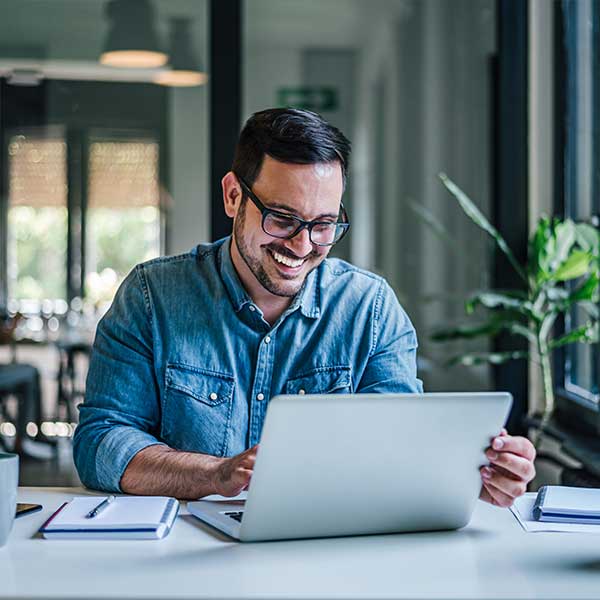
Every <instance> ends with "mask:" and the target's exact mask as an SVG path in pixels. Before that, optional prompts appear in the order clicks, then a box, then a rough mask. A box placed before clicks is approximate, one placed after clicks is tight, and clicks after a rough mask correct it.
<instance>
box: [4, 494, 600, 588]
mask: <svg viewBox="0 0 600 600" xmlns="http://www.w3.org/2000/svg"><path fill="white" fill-rule="evenodd" d="M90 493H91V492H89V491H87V490H82V489H79V488H20V490H19V501H20V502H36V503H40V504H43V506H44V510H43V511H42V512H39V513H35V514H32V515H28V516H24V517H21V518H20V519H17V520H16V521H15V524H14V528H13V530H12V533H11V535H10V538H9V541H8V544H7V545H6V546H5V547H4V548H0V598H6V597H11V598H12V597H17V598H74V597H76V598H81V597H85V598H257V597H260V598H284V597H286V598H326V597H336V598H340V597H342V598H391V597H394V598H540V597H541V598H592V597H593V598H598V596H599V594H600V537H598V536H597V535H594V534H588V535H583V534H558V533H525V532H524V531H523V530H522V529H521V527H520V526H519V524H518V523H517V521H516V519H515V518H514V517H513V515H512V514H511V513H510V512H509V511H508V510H507V509H499V508H494V507H491V506H489V505H487V504H484V503H483V502H478V503H477V508H476V510H475V514H474V516H473V519H472V520H471V523H470V524H469V525H468V526H467V527H466V528H464V529H462V530H460V531H454V532H435V533H419V534H399V535H382V536H363V537H348V538H331V539H322V540H301V541H290V542H263V543H254V544H240V543H236V542H232V541H231V540H230V539H229V538H226V537H225V536H221V535H220V534H218V533H217V532H215V531H214V530H212V529H211V528H210V527H208V526H205V525H203V524H202V523H201V522H200V521H198V520H196V519H195V518H194V517H192V516H191V515H189V514H188V513H187V510H186V508H185V504H183V505H182V510H181V512H180V516H179V517H178V519H177V522H176V524H175V526H174V528H173V530H172V532H171V534H170V535H169V536H168V537H167V538H165V539H164V540H158V541H155V540H136V541H116V540H115V541H95V542H94V541H89V540H73V541H70V540H69V541H64V540H44V539H42V538H41V537H39V536H38V535H37V534H36V532H37V529H38V528H39V527H40V525H41V524H42V523H43V522H44V521H45V520H46V519H47V518H48V517H49V516H50V514H51V513H52V512H53V511H54V510H55V509H56V508H57V507H58V506H60V504H61V503H62V502H63V501H65V500H67V499H69V498H71V497H72V496H74V495H84V494H90Z"/></svg>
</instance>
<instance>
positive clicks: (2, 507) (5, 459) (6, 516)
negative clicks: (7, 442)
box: [0, 452, 19, 547]
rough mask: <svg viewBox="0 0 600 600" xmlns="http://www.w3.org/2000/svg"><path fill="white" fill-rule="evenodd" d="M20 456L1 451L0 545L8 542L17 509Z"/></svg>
mask: <svg viewBox="0 0 600 600" xmlns="http://www.w3.org/2000/svg"><path fill="white" fill-rule="evenodd" d="M18 485H19V456H18V455H17V454H5V453H1V452H0V547H2V546H4V544H6V541H7V540H8V535H9V534H10V530H11V529H12V525H13V521H14V520H15V513H16V511H17V487H18Z"/></svg>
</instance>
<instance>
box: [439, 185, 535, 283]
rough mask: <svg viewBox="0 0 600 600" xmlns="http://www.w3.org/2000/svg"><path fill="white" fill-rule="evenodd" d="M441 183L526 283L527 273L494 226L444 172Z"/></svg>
mask: <svg viewBox="0 0 600 600" xmlns="http://www.w3.org/2000/svg"><path fill="white" fill-rule="evenodd" d="M439 177H440V179H441V180H442V183H443V184H444V185H445V186H446V189H447V190H448V191H449V192H450V193H451V194H452V195H453V196H454V197H455V198H456V200H457V201H458V203H459V204H460V207H461V208H462V209H463V211H464V212H465V214H466V215H467V216H468V217H469V218H470V219H471V220H472V221H473V222H474V223H475V224H476V225H477V226H478V227H480V228H481V229H483V230H484V231H485V232H486V233H488V234H489V235H490V236H491V237H492V238H494V240H495V242H496V244H497V245H498V248H500V250H502V252H504V254H505V255H506V257H507V258H508V260H509V262H510V264H511V265H512V266H513V268H514V269H515V271H516V272H517V273H518V274H519V277H521V279H523V281H524V282H525V283H527V274H526V273H525V271H524V270H523V268H522V267H521V266H520V265H519V263H518V262H517V259H516V258H515V256H514V254H513V253H512V250H511V249H510V248H509V247H508V244H507V243H506V241H505V240H504V238H503V237H502V236H501V235H500V233H498V231H497V230H496V228H495V227H494V226H493V225H492V224H491V223H490V222H489V221H488V220H487V219H486V218H485V216H484V215H483V213H482V212H481V211H480V210H479V209H478V208H477V206H475V204H473V202H472V201H471V200H470V199H469V197H468V196H467V195H466V194H465V193H464V192H463V191H462V190H461V189H460V188H459V187H458V186H457V185H456V184H455V183H454V182H453V181H452V180H451V179H450V178H449V177H448V176H447V175H446V174H445V173H440V174H439Z"/></svg>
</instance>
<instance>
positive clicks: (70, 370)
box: [0, 0, 600, 485]
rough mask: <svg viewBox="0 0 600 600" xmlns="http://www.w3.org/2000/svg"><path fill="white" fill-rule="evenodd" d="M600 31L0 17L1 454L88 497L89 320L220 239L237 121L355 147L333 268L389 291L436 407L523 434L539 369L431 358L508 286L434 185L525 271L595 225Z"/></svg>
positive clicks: (313, 1) (114, 13) (419, 23)
mask: <svg viewBox="0 0 600 600" xmlns="http://www.w3.org/2000/svg"><path fill="white" fill-rule="evenodd" d="M598 17H600V12H599V9H598V2H597V1H595V0H577V2H576V3H575V2H574V1H571V2H570V1H568V0H567V1H559V0H528V1H524V0H452V1H447V0H370V1H369V2H364V1H362V0H111V1H107V0H0V142H1V147H0V238H1V243H0V315H1V318H2V334H1V336H2V337H1V338H0V342H1V343H0V444H1V445H3V446H4V447H5V448H7V449H15V450H17V451H19V452H20V453H21V454H22V456H23V458H24V460H23V461H22V473H21V484H22V485H63V484H65V485H71V484H77V483H78V479H77V476H76V474H75V473H74V471H73V468H72V463H71V458H70V452H71V450H70V438H71V436H72V434H73V431H74V428H75V427H76V424H77V408H76V407H77V404H78V403H79V402H81V401H82V399H83V397H84V393H85V375H86V371H87V361H88V357H89V351H90V347H91V344H92V342H93V337H94V331H95V327H96V324H97V322H98V320H99V319H100V318H101V316H102V315H103V314H104V312H105V311H106V309H107V307H108V306H109V305H110V302H111V300H112V298H113V296H114V293H115V291H116V289H117V288H118V286H119V284H120V282H121V281H122V280H123V278H124V277H125V276H126V274H127V273H128V272H129V270H130V269H131V268H132V267H133V266H134V265H135V264H137V263H139V262H142V261H145V260H148V259H151V258H154V257H156V256H160V255H165V254H177V253H181V252H186V251H188V250H190V249H191V248H192V247H193V246H194V245H196V244H198V243H201V242H207V241H211V240H215V239H219V238H220V237H223V236H224V235H227V234H228V233H229V231H230V229H231V224H230V222H229V221H228V219H227V218H226V217H225V214H224V212H223V209H222V199H221V190H220V178H221V177H222V175H223V174H224V173H225V172H226V171H227V170H228V169H229V166H230V164H231V160H232V157H233V149H234V145H235V141H236V138H237V134H238V133H239V130H240V128H241V126H242V124H243V122H244V121H245V119H246V118H248V116H250V115H251V114H252V113H253V112H255V111H257V110H261V109H264V108H267V107H273V106H296V107H302V108H308V109H311V110H314V111H316V112H319V113H320V114H322V115H323V116H324V117H325V118H326V119H327V120H329V121H330V122H331V123H332V124H334V125H336V126H337V127H339V128H340V129H342V131H343V132H344V133H345V134H346V135H347V136H348V137H349V138H350V139H351V140H352V142H353V157H352V164H351V169H350V178H349V185H348V189H347V191H346V195H345V198H344V202H345V205H346V207H347V208H348V211H349V215H350V219H351V222H352V228H351V230H350V233H349V235H348V236H346V238H345V239H344V241H343V243H342V244H340V245H339V246H338V247H336V248H335V250H334V254H335V255H337V256H340V257H341V258H344V259H346V260H349V261H351V262H353V263H355V264H357V265H359V266H361V267H364V268H367V269H370V270H373V271H376V272H378V273H380V274H382V275H384V276H385V277H386V278H387V279H388V281H389V282H390V284H391V285H392V287H393V288H394V290H395V291H396V293H397V295H398V297H399V299H400V301H401V303H402V304H403V306H404V308H405V309H406V310H407V312H408V313H409V315H410V317H411V319H412V320H413V323H414V325H415V327H416V329H417V332H418V335H419V342H420V353H419V376H420V377H421V378H422V379H423V380H424V383H425V388H426V390H428V391H449V390H461V391H468V390H489V389H507V390H509V391H511V392H512V393H513V395H514V397H515V406H514V410H513V414H512V415H511V421H510V427H511V430H512V431H514V432H516V433H523V432H526V431H527V420H526V418H527V415H528V414H529V413H531V412H534V411H535V406H536V398H537V397H538V396H539V381H538V378H537V375H536V373H535V372H534V371H533V370H532V371H531V372H530V370H529V368H528V366H527V364H526V363H525V361H517V362H511V363H505V364H502V365H497V366H495V367H494V368H490V367H489V366H487V365H485V364H481V365H470V366H452V367H450V366H448V363H447V361H448V358H449V357H451V356H453V355H455V354H457V353H459V352H464V351H465V350H469V351H487V350H502V349H507V348H509V347H510V348H512V347H514V340H511V339H507V338H505V337H502V336H501V337H500V338H498V339H496V340H494V341H493V342H492V341H490V340H486V339H483V340H472V341H470V340H467V341H461V342H458V341H457V342H452V343H450V344H437V343H434V342H433V341H432V340H431V335H432V333H433V332H434V331H436V329H437V328H439V327H443V326H447V325H448V324H450V323H456V322H459V321H460V320H461V319H462V318H463V317H464V300H465V297H466V296H467V295H468V294H469V293H470V292H474V291H476V290H480V289H485V288H509V287H511V286H514V285H515V281H514V275H512V273H511V271H510V269H509V268H508V266H507V264H506V263H505V261H503V260H502V259H501V258H500V257H498V256H497V255H496V254H495V253H494V246H493V244H492V243H490V239H489V237H488V236H486V235H485V234H484V233H482V231H481V230H480V229H479V228H478V227H476V226H475V225H474V224H473V223H472V222H471V221H470V220H469V219H468V218H466V217H465V215H464V213H463V212H462V211H461V210H460V208H459V207H458V205H457V203H456V201H455V200H454V199H453V198H452V197H451V196H450V195H449V194H448V192H447V191H446V190H445V188H444V186H443V185H442V183H441V181H440V179H439V177H438V175H439V173H440V172H445V173H447V174H448V176H449V177H450V178H451V179H452V180H454V181H455V182H456V183H457V184H458V185H459V186H460V187H461V188H462V189H463V190H464V191H465V192H467V193H468V195H469V196H470V198H471V199H472V200H473V202H474V203H475V204H476V206H477V207H478V208H479V209H480V210H481V211H482V213H483V214H485V215H486V216H487V217H488V219H490V221H491V222H492V223H493V224H494V226H495V227H496V228H497V229H498V230H499V231H500V232H501V234H502V235H503V236H504V237H505V238H506V239H507V241H508V242H509V244H510V245H511V246H512V247H513V250H514V252H515V254H516V255H517V257H518V258H520V259H522V258H524V257H525V256H526V253H527V237H528V235H529V232H530V230H531V229H532V227H534V225H535V222H536V220H537V218H538V217H539V215H540V214H542V213H547V214H552V213H557V214H568V215H570V216H573V217H574V218H578V219H583V220H593V217H594V215H595V214H596V213H597V212H598V210H597V203H598V200H597V194H595V191H596V187H595V186H596V185H598V172H599V170H598V165H597V163H598V154H597V150H596V148H597V147H598V144H597V141H598V135H599V133H598V126H597V125H598V117H597V115H596V113H597V112H598V111H597V109H596V104H595V103H594V98H595V94H597V87H598V81H599V79H600V78H599V76H598V75H599V71H598V69H599V66H598V65H599V61H598V60H597V57H598V48H599V47H600V45H599V44H598V27H597V21H598ZM586 86H587V87H586ZM590 132H591V133H590ZM582 156H584V157H585V159H586V161H587V162H581V157H582ZM575 157H577V159H578V160H577V161H576V160H575ZM574 164H576V165H578V167H577V168H575V167H574V166H573V165H574ZM590 181H593V182H594V183H593V185H592V187H591V188H590V184H589V182H590ZM567 183H568V185H567ZM567 192H568V193H567ZM567 196H568V198H567ZM590 222H591V221H590ZM578 352H580V354H578V355H577V356H578V360H579V364H580V365H583V366H584V367H582V368H581V369H580V370H579V371H578V373H579V377H580V380H579V381H576V382H574V383H577V384H578V386H579V389H580V392H581V393H580V396H581V397H585V398H587V401H588V403H587V404H585V403H584V404H585V406H586V410H587V412H585V414H584V415H583V416H577V417H572V416H570V417H569V422H570V423H572V422H573V421H574V420H575V421H576V420H577V419H579V420H580V421H581V423H582V424H583V425H582V429H585V427H587V432H588V435H591V437H592V438H593V437H594V436H595V432H596V431H597V426H596V422H597V419H596V412H597V400H596V395H597V376H596V375H597V371H598V369H597V353H596V349H595V347H593V348H588V349H586V350H585V351H584V350H581V349H580V350H579V351H578ZM560 360H562V361H563V363H564V364H570V363H569V361H570V360H572V356H570V355H568V354H564V355H562V358H560ZM3 373H4V375H3ZM560 373H562V375H560V376H559V377H558V379H557V386H558V387H560V388H561V389H566V387H568V386H565V381H566V379H565V378H568V377H569V376H570V375H569V373H570V372H569V371H568V370H564V369H563V371H560ZM561 377H562V379H561ZM586 394H587V395H586ZM575 395H576V394H575ZM575 400H576V399H575ZM575 400H574V399H573V398H572V397H571V398H569V399H568V401H571V402H572V406H575V410H576V411H577V410H579V409H580V407H581V406H583V404H582V403H581V402H580V403H579V404H578V403H577V402H576V401H575ZM569 406H571V405H569ZM567 412H568V410H567ZM569 414H570V413H569ZM578 414H579V413H578ZM590 427H591V428H592V433H591V434H590V432H589V428H590ZM561 439H562V438H561ZM559 446H560V443H559ZM589 447H590V446H589V444H588V446H587V448H588V449H589ZM559 449H560V448H559ZM560 460H562V462H560V461H559V460H558V459H557V458H556V457H555V456H551V457H549V458H548V463H549V464H551V465H555V466H557V469H558V470H560V471H562V470H563V469H564V468H582V467H581V465H582V463H581V462H577V461H572V460H571V459H570V458H569V457H567V458H564V459H563V458H561V459H560ZM594 460H595V459H594ZM588 471H589V469H588ZM592 471H593V469H592ZM548 476H549V475H548Z"/></svg>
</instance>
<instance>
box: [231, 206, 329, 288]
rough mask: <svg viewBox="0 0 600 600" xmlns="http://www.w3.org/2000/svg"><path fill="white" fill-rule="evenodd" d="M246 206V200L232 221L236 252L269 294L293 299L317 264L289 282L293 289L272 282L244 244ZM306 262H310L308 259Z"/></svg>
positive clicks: (283, 251)
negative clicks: (297, 279)
mask: <svg viewBox="0 0 600 600" xmlns="http://www.w3.org/2000/svg"><path fill="white" fill-rule="evenodd" d="M246 205H247V200H246V199H244V200H243V204H242V206H241V207H240V210H239V212H238V214H237V217H236V219H235V221H234V225H233V230H234V238H235V245H236V246H237V249H238V252H239V253H240V256H241V257H242V260H243V261H244V262H245V263H246V265H247V266H248V268H249V269H250V271H251V272H252V274H253V275H254V277H256V279H257V280H258V282H259V283H260V284H261V285H262V286H263V287H264V288H265V289H266V290H267V291H268V292H270V293H271V294H273V295H274V296H281V297H282V298H293V297H294V296H295V295H296V294H297V293H298V292H299V291H300V289H301V288H302V285H303V284H304V281H305V280H306V278H307V277H308V275H309V274H310V273H311V272H312V271H313V270H314V269H315V268H316V267H317V266H318V263H317V264H315V265H314V266H313V267H312V268H311V269H310V270H309V271H307V273H306V275H305V276H304V277H303V278H302V280H301V281H300V280H299V281H297V282H296V281H289V283H290V284H293V288H294V289H290V288H289V287H284V286H282V285H279V284H278V283H277V282H275V281H273V279H272V278H271V277H270V276H269V274H268V273H267V271H266V270H265V268H264V266H263V264H262V262H261V261H260V260H258V259H257V258H255V257H253V256H252V254H251V253H250V250H249V249H248V246H247V245H246V244H245V242H244V224H245V222H246ZM277 251H278V252H281V253H282V254H284V255H285V254H286V251H285V250H280V249H279V248H277ZM307 260H311V257H309V258H308V259H307Z"/></svg>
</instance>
